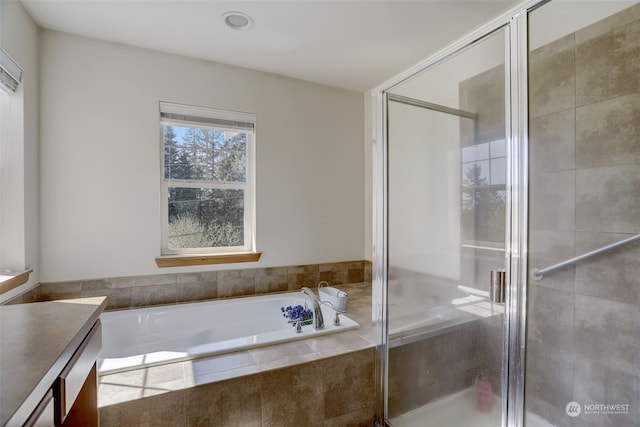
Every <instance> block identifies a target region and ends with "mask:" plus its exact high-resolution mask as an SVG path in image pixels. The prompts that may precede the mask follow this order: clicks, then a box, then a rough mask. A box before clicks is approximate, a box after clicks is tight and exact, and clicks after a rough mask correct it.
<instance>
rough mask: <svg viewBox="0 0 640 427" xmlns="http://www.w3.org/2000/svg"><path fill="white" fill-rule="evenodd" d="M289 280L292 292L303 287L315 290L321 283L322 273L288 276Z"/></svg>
mask: <svg viewBox="0 0 640 427" xmlns="http://www.w3.org/2000/svg"><path fill="white" fill-rule="evenodd" d="M287 280H288V282H289V290H290V291H295V290H298V289H300V288H302V287H303V286H306V287H308V288H311V289H315V288H317V287H318V283H320V272H315V273H295V274H288V275H287Z"/></svg>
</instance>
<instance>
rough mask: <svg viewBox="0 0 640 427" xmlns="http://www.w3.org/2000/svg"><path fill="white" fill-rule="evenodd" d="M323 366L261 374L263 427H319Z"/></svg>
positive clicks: (297, 367) (319, 363)
mask: <svg viewBox="0 0 640 427" xmlns="http://www.w3.org/2000/svg"><path fill="white" fill-rule="evenodd" d="M322 375H323V362H322V361H317V362H312V363H308V364H305V365H301V366H292V367H288V368H284V369H277V370H273V371H267V372H264V373H262V380H263V382H262V417H263V418H262V423H263V425H264V426H291V427H294V426H305V427H320V426H322V425H323V420H324V417H323V415H324V414H323V405H322V404H318V402H322V399H323V385H322Z"/></svg>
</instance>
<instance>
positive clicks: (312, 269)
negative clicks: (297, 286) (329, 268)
mask: <svg viewBox="0 0 640 427" xmlns="http://www.w3.org/2000/svg"><path fill="white" fill-rule="evenodd" d="M319 271H320V267H319V265H318V264H307V265H291V266H288V267H287V274H289V275H291V274H307V273H318V272H319Z"/></svg>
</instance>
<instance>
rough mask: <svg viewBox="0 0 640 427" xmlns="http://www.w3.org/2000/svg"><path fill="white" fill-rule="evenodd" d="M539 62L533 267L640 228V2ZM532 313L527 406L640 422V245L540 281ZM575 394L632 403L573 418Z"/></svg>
mask: <svg viewBox="0 0 640 427" xmlns="http://www.w3.org/2000/svg"><path fill="white" fill-rule="evenodd" d="M532 31H535V29H533V30H532ZM529 61H530V88H529V92H530V106H529V108H530V158H531V166H530V201H529V204H530V233H529V266H530V267H531V268H536V267H538V268H541V267H545V266H548V265H551V264H554V263H557V262H559V261H563V260H565V259H567V258H571V257H573V256H575V255H580V254H582V253H585V252H587V251H590V250H592V249H596V248H598V247H601V246H603V245H606V244H609V243H612V242H615V241H618V240H620V239H622V238H625V237H628V236H630V235H633V234H636V233H640V5H635V6H633V7H632V8H630V9H627V10H625V11H622V12H621V13H618V14H616V15H613V16H611V17H609V18H606V19H604V20H603V21H600V22H598V23H596V24H593V25H591V26H589V27H586V28H584V29H582V30H579V31H577V32H576V33H573V34H570V35H567V36H565V37H563V38H561V39H558V40H556V41H554V42H552V43H549V44H547V45H545V46H542V47H540V48H538V49H536V50H534V51H533V52H531V54H530V59H529ZM528 313H529V320H528V341H527V378H526V402H527V409H528V410H529V411H531V412H534V413H537V414H540V415H541V416H543V417H544V418H546V419H548V420H549V421H551V422H552V423H553V424H555V425H556V426H558V427H564V426H593V427H595V426H598V427H604V426H631V425H640V401H639V399H638V396H639V395H640V334H639V331H640V244H637V243H636V244H632V245H630V246H627V247H625V248H623V249H619V250H616V251H613V252H611V253H608V254H606V255H602V256H599V257H597V258H593V259H591V260H588V261H584V262H581V263H578V264H576V265H574V266H570V267H567V268H564V269H562V270H560V271H557V272H553V273H549V274H548V275H546V276H545V278H544V279H543V280H541V281H534V280H530V281H529V310H528ZM571 401H575V402H578V403H580V404H582V405H585V404H590V403H596V404H629V405H630V407H629V413H628V414H617V415H614V414H612V415H597V414H585V413H584V410H583V413H582V414H580V415H579V416H578V417H575V418H572V417H569V416H568V415H567V414H566V412H565V406H566V405H567V403H569V402H571Z"/></svg>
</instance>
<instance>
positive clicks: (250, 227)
mask: <svg viewBox="0 0 640 427" xmlns="http://www.w3.org/2000/svg"><path fill="white" fill-rule="evenodd" d="M160 113H170V114H173V115H183V116H185V120H176V119H175V117H174V118H170V119H165V118H162V117H160V126H159V133H160V137H159V140H160V145H159V146H160V187H161V197H160V200H161V207H160V210H161V221H162V222H161V254H162V256H172V255H207V254H211V255H224V254H242V253H256V238H255V223H256V213H255V212H256V209H255V187H256V179H255V168H256V160H255V153H256V149H255V114H252V113H245V112H236V111H229V110H220V109H215V108H205V107H195V106H194V107H192V106H189V105H183V104H174V103H169V102H160ZM194 117H195V118H197V117H202V118H209V119H219V120H222V121H225V122H229V125H224V124H221V125H209V126H207V124H206V123H202V122H197V121H193V120H190V119H192V118H194ZM234 122H236V123H240V124H242V123H251V124H252V125H253V129H249V128H243V127H242V125H239V126H234ZM163 126H183V127H184V126H193V127H199V128H203V129H216V130H230V131H242V132H246V133H247V142H246V144H247V145H246V153H247V169H246V182H211V181H191V180H189V181H185V180H175V179H173V180H172V179H169V180H167V179H165V176H164V152H165V150H164V132H163ZM170 187H183V188H184V187H187V188H219V189H241V190H243V194H244V206H245V209H244V244H243V245H242V246H230V247H219V248H215V247H210V248H185V249H169V236H168V234H169V230H168V228H169V206H168V204H167V199H168V197H169V188H170Z"/></svg>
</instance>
